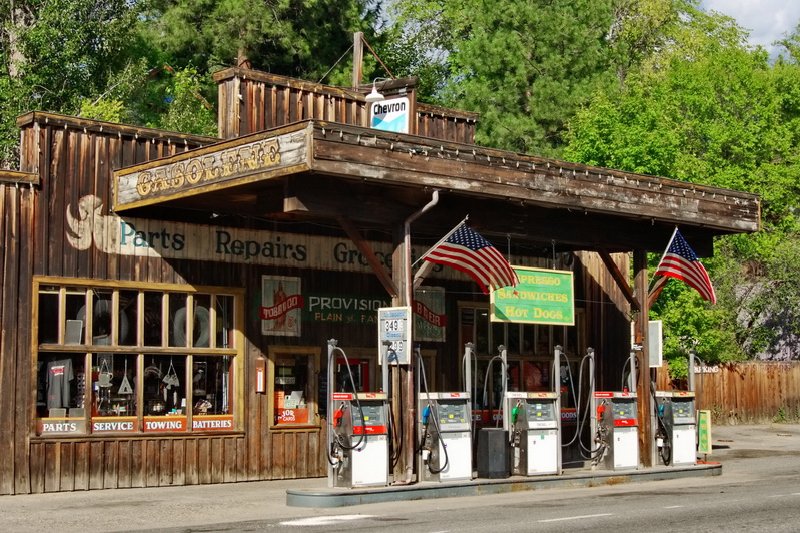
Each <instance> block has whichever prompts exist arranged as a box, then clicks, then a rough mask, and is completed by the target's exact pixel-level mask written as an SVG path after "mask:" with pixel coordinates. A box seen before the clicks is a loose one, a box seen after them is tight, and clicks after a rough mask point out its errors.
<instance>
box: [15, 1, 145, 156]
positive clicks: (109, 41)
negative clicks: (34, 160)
mask: <svg viewBox="0 0 800 533" xmlns="http://www.w3.org/2000/svg"><path fill="white" fill-rule="evenodd" d="M5 5H6V4H4V6H5ZM10 6H11V7H10V8H6V10H5V11H3V12H0V14H1V15H2V16H3V18H2V24H1V25H0V32H1V33H0V41H2V43H3V48H2V53H0V56H2V59H0V64H2V65H3V70H2V72H0V117H2V118H0V163H1V164H2V165H3V166H5V167H13V166H14V165H15V164H16V160H17V156H16V150H17V143H18V142H19V136H18V133H17V131H16V125H15V123H14V120H15V118H16V116H17V115H19V114H21V113H23V112H26V111H29V110H31V109H46V110H48V111H60V112H64V113H70V114H75V113H76V112H77V111H78V109H79V107H80V101H81V97H83V96H85V95H93V94H99V93H100V92H101V91H102V90H103V89H104V88H105V87H106V86H107V83H108V80H109V79H110V77H111V75H112V73H113V72H115V71H116V70H118V69H119V68H121V66H122V65H124V64H125V62H126V61H127V57H128V53H127V48H128V45H129V44H130V42H131V40H132V39H133V35H132V28H133V27H135V21H136V20H137V16H138V13H139V11H138V8H139V6H138V4H137V3H136V2H133V1H128V0H103V1H99V2H98V1H96V0H27V1H25V0H23V1H20V2H13V3H11V4H10Z"/></svg>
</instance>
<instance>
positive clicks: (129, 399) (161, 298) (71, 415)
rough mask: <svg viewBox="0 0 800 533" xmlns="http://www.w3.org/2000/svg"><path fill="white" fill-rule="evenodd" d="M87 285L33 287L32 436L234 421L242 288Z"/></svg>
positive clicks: (177, 428)
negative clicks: (36, 335)
mask: <svg viewBox="0 0 800 533" xmlns="http://www.w3.org/2000/svg"><path fill="white" fill-rule="evenodd" d="M88 284H89V282H88V281H87V286H85V287H80V286H71V287H62V286H57V285H53V284H46V283H45V282H37V284H36V287H35V288H36V290H37V292H38V295H39V298H38V306H37V310H36V311H37V313H38V316H37V323H38V326H39V327H38V330H39V342H38V344H39V350H38V353H37V360H36V368H37V374H36V375H37V379H36V391H37V405H36V413H37V422H38V424H37V433H38V434H39V435H68V434H104V433H139V432H188V431H216V430H233V429H235V423H234V411H233V405H234V402H235V397H236V395H235V391H236V389H237V384H236V383H237V382H236V381H235V378H236V376H237V372H236V362H237V361H238V360H240V358H239V357H238V353H239V351H238V350H239V347H238V346H237V342H236V336H235V334H234V332H235V314H236V313H235V309H236V306H237V302H238V303H239V304H241V294H242V291H236V294H225V293H222V294H220V293H218V290H203V291H198V292H197V293H189V292H178V291H175V290H172V289H171V290H168V291H166V290H164V291H159V290H158V286H153V287H149V288H148V289H147V290H140V289H138V288H136V289H134V288H130V287H123V288H117V287H113V286H108V287H97V286H94V284H93V286H89V285H88ZM226 291H228V292H230V290H229V289H226ZM165 341H166V342H165Z"/></svg>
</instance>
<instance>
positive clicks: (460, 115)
mask: <svg viewBox="0 0 800 533" xmlns="http://www.w3.org/2000/svg"><path fill="white" fill-rule="evenodd" d="M215 78H216V81H217V82H218V84H219V102H220V105H219V109H220V114H219V131H220V137H221V138H220V139H217V138H208V137H199V136H193V135H185V134H180V133H174V132H166V131H157V130H152V129H146V128H138V127H131V126H124V125H119V124H110V123H105V122H99V121H93V120H85V119H81V118H76V117H68V116H62V115H56V114H52V113H45V112H38V111H36V112H31V113H29V114H26V115H24V116H22V117H20V118H19V119H18V125H19V127H20V129H21V164H20V168H21V171H20V172H10V171H0V200H2V201H1V202H0V235H2V239H3V246H2V251H1V252H0V259H2V265H3V268H2V274H0V275H1V276H2V279H1V280H0V286H2V287H3V288H2V297H1V298H0V324H2V338H0V436H1V437H2V438H0V457H2V458H3V460H2V461H0V494H24V493H37V492H47V491H71V490H86V489H100V488H118V487H143V486H164V485H184V484H199V483H222V482H235V481H247V480H266V479H281V478H284V479H285V478H300V477H313V476H323V475H325V472H326V468H327V463H326V460H325V450H324V448H325V426H324V423H323V421H324V419H325V416H326V412H325V410H326V406H325V405H324V400H321V399H324V398H325V394H324V391H326V390H327V389H328V387H338V386H340V384H329V383H326V380H325V379H323V378H324V376H325V369H326V365H327V364H328V362H327V352H326V346H327V342H328V340H329V339H336V340H337V341H338V346H339V347H340V348H342V349H343V350H344V351H345V352H346V353H347V355H348V356H349V360H350V361H349V362H350V364H351V366H352V368H353V370H354V371H355V373H356V375H357V380H358V384H357V386H358V387H359V388H361V389H363V390H376V389H377V382H378V381H379V377H378V376H379V371H378V365H377V353H378V347H377V335H376V332H377V325H376V311H377V309H378V308H380V307H387V306H391V305H410V304H411V303H412V301H413V303H414V307H415V309H416V310H417V311H418V313H417V315H418V316H415V321H416V324H415V328H416V330H415V331H416V333H415V340H416V341H417V342H418V343H419V346H420V350H421V354H422V358H423V361H424V367H425V370H426V374H427V376H428V383H429V385H430V386H431V387H432V390H456V389H458V388H459V387H460V386H462V385H461V384H460V380H461V379H463V376H461V375H460V372H459V369H460V362H459V361H460V359H461V355H462V353H463V350H464V345H465V343H467V342H472V343H474V345H475V347H476V352H477V354H478V357H479V359H480V361H481V363H480V364H481V365H482V366H480V368H481V369H484V370H485V368H486V361H487V360H488V358H490V357H491V356H493V355H496V354H497V349H498V348H497V347H498V346H499V345H501V344H502V345H504V346H506V347H507V348H508V353H509V361H510V367H511V368H510V375H511V376H512V386H513V387H520V388H524V387H545V388H546V387H550V386H551V385H552V384H551V383H549V381H548V380H549V379H551V378H550V377H549V376H551V375H553V374H554V372H553V370H554V369H553V368H552V360H553V359H552V353H553V349H554V347H555V346H556V345H559V346H563V347H564V349H565V352H566V354H567V355H568V357H569V361H570V364H571V365H572V367H573V369H575V370H576V371H577V361H578V360H579V359H580V358H581V356H582V355H583V354H584V353H585V352H586V350H587V348H589V347H592V348H594V349H595V350H596V353H597V354H598V357H597V362H598V375H599V382H598V387H600V388H606V389H611V390H616V389H619V383H618V381H619V374H620V369H621V368H622V365H623V363H624V361H625V359H626V358H627V357H628V353H629V351H630V346H631V329H630V318H629V317H630V316H631V315H632V314H633V315H635V316H636V322H637V328H638V330H637V331H638V332H639V340H641V339H642V338H643V337H644V336H645V335H646V332H645V328H643V326H642V325H643V324H646V319H647V306H646V302H643V301H641V300H642V299H641V298H638V297H637V296H636V295H637V294H645V293H646V282H647V278H646V261H645V258H646V253H647V252H648V251H661V250H662V249H663V247H664V246H665V244H666V243H667V241H668V239H669V237H670V234H671V232H672V229H673V228H674V226H675V225H680V227H681V230H682V232H683V233H684V235H685V236H686V237H687V239H688V240H689V241H690V242H691V243H692V245H693V247H694V248H695V250H696V251H697V252H698V253H700V254H701V255H709V254H710V253H711V252H712V239H713V237H714V236H717V235H722V234H728V233H736V232H750V231H756V230H757V229H758V227H759V210H760V204H759V199H758V198H757V197H755V196H753V195H751V194H746V193H742V192H736V191H729V190H720V189H714V188H709V187H702V186H698V185H694V184H689V183H684V182H678V181H674V180H669V179H665V178H660V177H654V176H644V175H636V174H631V173H626V172H620V171H615V170H609V169H601V168H594V167H588V166H585V165H578V164H573V163H567V162H563V161H555V160H548V159H543V158H538V157H534V156H528V155H522V154H516V153H511V152H504V151H500V150H495V149H489V148H484V147H480V146H476V145H474V143H473V134H474V129H475V123H476V120H477V116H476V115H474V114H472V113H467V112H459V111H454V110H449V109H441V108H438V107H435V106H429V105H425V104H422V103H417V102H416V98H415V92H414V80H413V79H407V80H392V81H389V82H385V83H383V84H379V85H378V88H379V89H380V90H381V91H383V92H384V93H385V94H386V95H387V99H386V102H394V103H395V104H397V105H394V107H393V108H392V109H395V110H397V111H399V112H400V114H403V113H405V114H406V120H407V122H405V126H404V129H403V130H402V131H404V132H403V133H401V132H396V131H384V130H381V129H376V128H373V127H370V125H371V121H372V120H373V119H374V117H375V115H376V113H378V114H380V110H377V111H376V109H372V113H370V105H371V104H368V103H367V102H366V101H365V94H366V93H367V91H368V89H370V88H371V86H370V87H363V88H359V89H343V88H337V87H328V86H323V85H319V84H314V83H308V82H305V81H301V80H294V79H289V78H285V77H280V76H276V75H272V74H267V73H263V72H257V71H252V70H244V69H229V70H226V71H223V72H220V73H218V74H217V75H216V77H215ZM398 102H402V104H403V105H402V106H400V105H399V104H398ZM372 105H374V104H372ZM390 107H391V106H387V107H386V108H384V110H390ZM401 108H402V109H401ZM467 215H469V223H470V225H471V226H472V227H474V228H475V229H476V230H477V231H479V232H480V233H481V234H482V235H483V236H485V237H486V238H488V239H489V240H491V241H492V242H493V243H494V244H495V246H497V247H498V249H500V250H501V251H502V252H503V253H504V254H507V255H508V256H509V258H510V260H511V262H512V263H513V264H517V265H528V266H538V267H541V268H543V269H548V270H549V269H558V270H561V271H568V272H571V273H572V275H573V276H574V278H573V279H574V291H575V320H574V325H564V326H554V325H547V324H539V325H536V324H524V325H523V324H518V323H513V322H511V323H509V322H491V321H490V320H489V318H488V312H489V299H488V297H487V296H486V295H484V294H483V293H482V292H481V291H480V290H479V289H478V287H477V286H476V285H475V284H474V283H473V282H472V281H470V280H469V278H467V277H465V276H463V275H461V274H459V273H458V272H456V271H454V270H452V269H446V268H441V267H439V268H435V269H433V270H432V271H431V272H430V273H428V274H427V276H425V278H424V280H422V284H421V285H419V286H418V287H416V288H415V289H414V294H413V296H412V295H411V288H410V287H411V284H410V281H409V280H410V279H411V275H412V271H411V268H410V265H412V264H413V262H412V260H409V258H416V257H419V255H420V254H422V253H423V252H424V251H425V250H426V249H427V248H428V247H430V246H431V245H433V244H434V243H436V241H437V240H438V239H439V238H440V237H442V236H443V235H444V234H446V233H447V231H448V230H450V229H451V228H452V227H454V226H455V225H456V224H457V223H458V222H459V221H461V220H462V219H463V218H464V217H465V216H467ZM631 258H632V259H633V267H634V270H635V273H636V277H635V283H634V287H631V286H630V283H629V280H628V275H627V274H626V273H627V272H628V271H629V269H630V267H631ZM416 267H417V266H416V265H415V266H414V268H415V269H416ZM645 352H646V350H645V351H643V353H641V354H640V357H644V356H645V355H646V353H645ZM334 364H337V365H341V364H342V361H340V360H338V359H337V360H336V361H335V362H334ZM411 373H412V372H411V371H410V370H409V369H402V368H400V369H397V370H396V371H395V372H394V375H393V387H398V388H402V389H404V390H409V388H408V387H409V383H411ZM642 383H644V382H642ZM403 401H404V402H407V401H408V397H406V398H405V399H404V400H403ZM401 407H402V406H396V407H395V410H396V411H398V412H402V411H403V409H402V408H401ZM643 408H646V407H643ZM406 411H408V412H411V413H413V409H406ZM407 415H408V413H406V414H399V415H398V416H400V417H402V418H404V419H406V424H405V425H403V424H402V423H399V424H398V426H402V429H403V432H404V433H403V436H398V437H397V438H396V439H395V444H396V445H397V444H398V443H400V442H403V439H406V440H405V442H408V440H407V436H408V435H409V432H412V433H411V434H412V435H413V427H411V426H412V425H413V424H411V423H409V419H408V418H407ZM410 420H413V418H411V419H410ZM402 453H403V454H405V456H404V459H405V463H407V462H408V455H407V454H408V453H413V450H411V451H409V450H404V451H403V452H402ZM398 454H399V452H398ZM411 463H412V464H413V461H411ZM399 464H400V466H402V464H404V460H403V459H402V458H401V459H400V460H399Z"/></svg>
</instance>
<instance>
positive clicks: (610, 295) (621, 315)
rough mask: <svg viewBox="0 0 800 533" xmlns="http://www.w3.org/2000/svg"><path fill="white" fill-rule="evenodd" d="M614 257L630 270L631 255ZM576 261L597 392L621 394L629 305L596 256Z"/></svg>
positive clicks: (590, 254) (583, 255)
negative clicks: (591, 349)
mask: <svg viewBox="0 0 800 533" xmlns="http://www.w3.org/2000/svg"><path fill="white" fill-rule="evenodd" d="M611 255H612V257H613V258H614V260H615V261H616V263H617V265H618V266H619V268H620V270H621V271H622V272H628V271H629V270H630V256H629V255H627V254H611ZM576 257H577V259H576V260H577V261H578V262H579V263H580V265H582V266H583V268H582V269H576V278H577V277H578V276H580V279H576V294H579V295H582V298H583V299H584V302H578V303H577V305H579V306H580V305H581V304H583V305H585V307H586V344H587V346H588V347H592V348H594V349H595V368H596V372H597V384H596V390H610V391H616V390H620V389H621V383H620V380H621V376H622V368H623V365H624V364H626V362H627V358H628V357H629V354H630V325H629V322H628V319H627V316H628V313H629V312H630V305H629V304H628V302H627V300H626V299H625V297H624V296H623V294H622V291H620V289H619V287H617V284H616V282H615V281H614V279H613V278H612V276H611V274H610V273H609V271H608V268H606V266H605V264H604V263H603V260H602V259H601V258H600V256H599V255H598V254H597V253H595V252H578V253H576ZM579 283H580V284H581V285H582V288H581V289H578V287H577V285H578V284H579ZM579 297H580V296H579ZM581 355H583V354H581Z"/></svg>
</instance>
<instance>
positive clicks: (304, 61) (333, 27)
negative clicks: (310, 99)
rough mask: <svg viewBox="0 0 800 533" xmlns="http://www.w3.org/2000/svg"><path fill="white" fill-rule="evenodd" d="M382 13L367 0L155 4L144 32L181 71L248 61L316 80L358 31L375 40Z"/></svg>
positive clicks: (167, 0) (174, 0) (171, 0)
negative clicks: (376, 23)
mask: <svg viewBox="0 0 800 533" xmlns="http://www.w3.org/2000/svg"><path fill="white" fill-rule="evenodd" d="M378 7H379V4H377V3H374V2H369V1H368V0H223V1H214V0H152V4H151V7H150V8H149V9H148V11H147V16H146V17H145V18H144V20H143V23H142V24H141V25H140V31H141V32H142V35H143V36H145V37H146V39H147V40H148V42H151V43H153V44H154V46H155V47H156V48H157V49H158V50H160V51H161V52H162V53H163V54H164V56H165V57H164V59H167V60H168V61H169V63H170V64H171V65H173V66H175V67H185V66H194V67H195V68H197V69H198V72H200V73H205V72H213V71H214V70H217V69H219V68H221V67H227V66H233V65H236V64H237V61H241V60H243V59H245V58H246V59H247V60H248V61H250V62H251V63H252V65H253V66H254V67H255V68H258V69H261V70H265V71H268V72H275V73H279V74H284V75H288V76H294V77H298V78H302V79H309V80H315V81H316V80H318V79H320V78H321V77H322V76H323V75H324V74H325V73H326V72H327V71H328V69H329V68H330V67H332V66H333V65H334V64H336V63H337V60H338V59H339V58H340V57H341V56H342V54H343V53H344V52H346V51H347V50H348V49H349V47H350V46H351V45H352V42H353V33H354V32H356V31H363V32H365V33H366V35H367V36H368V37H369V38H371V36H372V35H373V25H374V24H375V22H376V20H377V15H378ZM370 40H371V39H370ZM344 66H345V65H342V67H344ZM340 70H341V69H340ZM347 79H348V80H349V76H348V78H347Z"/></svg>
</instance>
